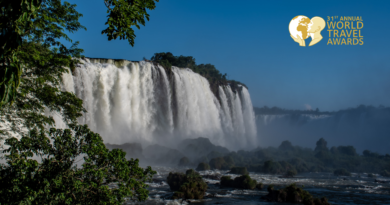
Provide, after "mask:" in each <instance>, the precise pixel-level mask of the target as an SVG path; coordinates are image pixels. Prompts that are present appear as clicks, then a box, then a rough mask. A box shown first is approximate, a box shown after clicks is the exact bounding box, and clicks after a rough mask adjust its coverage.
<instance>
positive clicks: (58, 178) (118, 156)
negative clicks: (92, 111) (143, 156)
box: [0, 126, 156, 204]
mask: <svg viewBox="0 0 390 205" xmlns="http://www.w3.org/2000/svg"><path fill="white" fill-rule="evenodd" d="M49 136H50V139H49V137H48V136H47V135H46V134H45V133H44V132H40V133H39V132H37V131H36V130H33V131H32V132H31V133H30V136H29V137H23V138H22V139H20V140H19V141H18V140H17V139H16V138H10V139H7V140H6V144H7V145H9V146H10V147H9V148H8V149H7V150H5V151H4V152H5V153H7V155H6V160H7V164H6V165H3V164H2V165H1V167H0V184H1V186H0V204H122V203H123V202H124V201H125V199H126V198H128V199H131V200H145V199H146V198H147V197H148V193H149V191H148V190H147V189H146V188H147V185H146V184H145V182H146V181H150V180H151V179H152V176H153V174H155V173H156V172H155V171H153V170H152V169H151V167H147V168H146V169H143V168H140V167H138V159H136V160H133V159H131V160H126V158H125V155H126V153H125V152H123V151H122V150H119V149H114V150H112V151H109V150H108V149H106V147H105V146H104V144H103V140H102V138H101V137H100V135H99V134H96V133H93V132H91V131H90V130H89V129H88V127H87V126H74V127H73V129H72V130H70V129H66V130H59V129H54V128H52V129H50V133H49ZM32 157H34V158H32ZM36 158H40V160H36ZM81 159H83V160H84V163H83V164H82V165H81V167H77V166H76V163H77V160H81ZM125 197H126V198H125Z"/></svg>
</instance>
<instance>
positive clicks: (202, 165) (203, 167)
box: [196, 162, 210, 171]
mask: <svg viewBox="0 0 390 205" xmlns="http://www.w3.org/2000/svg"><path fill="white" fill-rule="evenodd" d="M205 170H210V165H209V164H208V163H205V162H202V163H199V165H198V167H197V168H196V171H205Z"/></svg>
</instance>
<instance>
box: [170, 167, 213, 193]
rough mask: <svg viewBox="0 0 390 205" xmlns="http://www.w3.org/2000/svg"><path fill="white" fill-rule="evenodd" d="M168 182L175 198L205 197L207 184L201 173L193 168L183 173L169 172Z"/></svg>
mask: <svg viewBox="0 0 390 205" xmlns="http://www.w3.org/2000/svg"><path fill="white" fill-rule="evenodd" d="M167 182H168V185H169V187H170V188H171V190H172V191H175V193H174V194H173V199H178V198H183V199H203V197H204V195H205V193H206V190H207V184H206V183H205V182H204V181H203V179H202V177H201V176H200V175H199V173H197V172H195V171H194V170H193V169H189V170H187V171H186V174H183V173H169V175H168V178H167Z"/></svg>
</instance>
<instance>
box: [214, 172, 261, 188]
mask: <svg viewBox="0 0 390 205" xmlns="http://www.w3.org/2000/svg"><path fill="white" fill-rule="evenodd" d="M220 185H221V187H233V188H237V189H255V188H256V185H257V182H256V180H254V179H251V177H250V176H249V175H247V174H244V175H241V176H239V177H236V178H234V180H233V179H231V177H230V176H223V177H221V182H220Z"/></svg>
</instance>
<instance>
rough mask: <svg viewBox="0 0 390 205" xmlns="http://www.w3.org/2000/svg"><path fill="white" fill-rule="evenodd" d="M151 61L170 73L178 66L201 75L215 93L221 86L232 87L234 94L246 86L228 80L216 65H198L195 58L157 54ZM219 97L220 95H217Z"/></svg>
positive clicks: (168, 53)
mask: <svg viewBox="0 0 390 205" xmlns="http://www.w3.org/2000/svg"><path fill="white" fill-rule="evenodd" d="M151 61H153V62H156V63H158V64H160V65H161V66H163V67H164V68H165V69H166V70H167V71H168V73H170V72H171V67H172V66H176V67H179V68H189V69H191V70H192V71H194V72H195V73H198V74H200V75H201V76H203V77H205V78H206V79H207V80H208V82H209V83H210V89H211V90H212V91H213V92H214V93H217V92H218V88H219V86H221V85H222V86H223V85H230V87H231V88H232V90H233V92H236V90H239V89H240V86H239V85H242V86H245V87H246V85H245V84H243V83H240V82H238V81H234V80H228V79H227V74H226V73H225V74H222V73H220V72H219V70H217V69H216V68H215V66H214V65H211V64H200V65H197V64H196V62H195V58H194V57H192V56H182V55H181V56H174V55H173V54H172V53H170V52H167V53H164V52H162V53H155V54H154V55H153V56H152V58H151ZM217 96H218V95H217Z"/></svg>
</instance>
